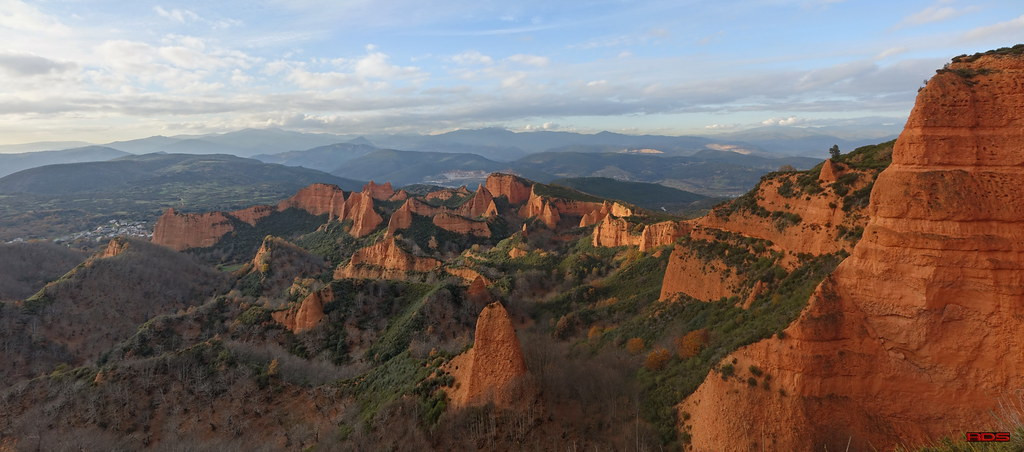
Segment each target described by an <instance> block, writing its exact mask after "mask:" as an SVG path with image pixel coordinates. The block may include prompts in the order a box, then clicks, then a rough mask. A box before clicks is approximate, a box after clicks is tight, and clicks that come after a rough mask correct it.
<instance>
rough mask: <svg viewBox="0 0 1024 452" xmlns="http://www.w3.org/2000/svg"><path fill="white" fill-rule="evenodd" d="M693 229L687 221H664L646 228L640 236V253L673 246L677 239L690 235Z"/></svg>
mask: <svg viewBox="0 0 1024 452" xmlns="http://www.w3.org/2000/svg"><path fill="white" fill-rule="evenodd" d="M691 229H692V228H691V226H690V223H688V222H686V221H662V222H660V223H654V224H649V225H647V226H644V231H643V232H642V233H641V234H640V251H650V250H652V249H654V248H657V247H659V246H665V245H671V244H672V243H674V242H675V241H676V239H678V238H680V237H683V236H685V235H687V234H689V233H690V230H691Z"/></svg>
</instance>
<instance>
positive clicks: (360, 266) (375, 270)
mask: <svg viewBox="0 0 1024 452" xmlns="http://www.w3.org/2000/svg"><path fill="white" fill-rule="evenodd" d="M440 266H441V261H439V260H437V259H433V258H429V257H419V256H414V255H413V254H411V253H409V252H408V251H405V250H403V249H402V248H401V247H400V246H398V244H397V243H396V242H395V238H394V237H393V236H388V237H385V238H384V239H383V240H381V241H380V242H377V243H376V244H375V245H372V246H368V247H366V248H362V249H360V250H358V251H356V252H355V254H353V255H352V259H350V260H349V263H348V265H345V266H344V267H338V269H337V270H335V271H334V278H335V279H339V278H374V279H407V278H408V277H409V273H410V272H429V271H432V270H434V269H437V268H439V267H440Z"/></svg>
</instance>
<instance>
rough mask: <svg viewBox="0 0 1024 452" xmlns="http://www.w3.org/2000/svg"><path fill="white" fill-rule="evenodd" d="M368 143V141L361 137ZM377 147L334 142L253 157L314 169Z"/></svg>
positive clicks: (326, 166) (334, 165) (348, 158)
mask: <svg viewBox="0 0 1024 452" xmlns="http://www.w3.org/2000/svg"><path fill="white" fill-rule="evenodd" d="M363 141H365V142H367V143H369V141H367V140H365V139H363ZM376 150H377V148H375V147H373V145H372V144H370V145H366V144H361V143H359V144H353V143H352V142H349V143H335V144H331V145H327V146H320V147H315V148H313V149H307V150H305V151H288V152H281V153H278V154H259V155H255V156H253V158H254V159H257V160H260V161H262V162H266V163H279V164H282V165H288V166H302V167H306V168H314V169H330V168H338V167H339V166H341V165H342V164H343V163H345V162H347V161H349V160H352V159H354V158H357V157H361V156H364V155H366V154H369V153H371V152H373V151H376Z"/></svg>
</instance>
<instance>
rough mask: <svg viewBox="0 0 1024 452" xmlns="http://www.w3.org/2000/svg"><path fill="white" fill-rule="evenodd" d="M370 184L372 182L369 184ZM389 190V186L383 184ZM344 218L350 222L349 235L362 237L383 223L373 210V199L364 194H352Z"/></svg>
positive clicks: (382, 219)
mask: <svg viewBox="0 0 1024 452" xmlns="http://www.w3.org/2000/svg"><path fill="white" fill-rule="evenodd" d="M371 183H372V182H371ZM385 185H387V186H388V187H389V188H390V186H391V185H390V184H385ZM345 210H346V213H347V215H346V218H347V219H351V220H352V229H351V230H350V231H349V234H352V236H353V237H363V236H365V235H368V234H370V233H371V232H373V231H374V230H375V229H377V226H379V225H380V224H381V223H383V222H384V218H382V217H381V216H380V214H378V213H377V212H376V211H374V210H373V198H371V197H370V196H369V195H367V194H365V193H352V195H351V196H349V198H348V201H347V202H346V206H345Z"/></svg>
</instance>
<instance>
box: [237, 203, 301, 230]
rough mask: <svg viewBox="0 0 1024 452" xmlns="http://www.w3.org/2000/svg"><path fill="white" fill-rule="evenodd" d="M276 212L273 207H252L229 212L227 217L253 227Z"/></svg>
mask: <svg viewBox="0 0 1024 452" xmlns="http://www.w3.org/2000/svg"><path fill="white" fill-rule="evenodd" d="M276 211H277V209H276V208H275V207H274V206H252V207H248V208H245V209H242V210H236V211H234V212H229V213H228V215H231V216H233V217H235V218H237V219H239V220H242V221H244V222H246V223H249V225H250V226H255V225H256V222H257V221H260V220H262V219H264V218H266V217H267V215H270V214H272V213H274V212H276ZM314 215H316V214H314Z"/></svg>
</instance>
